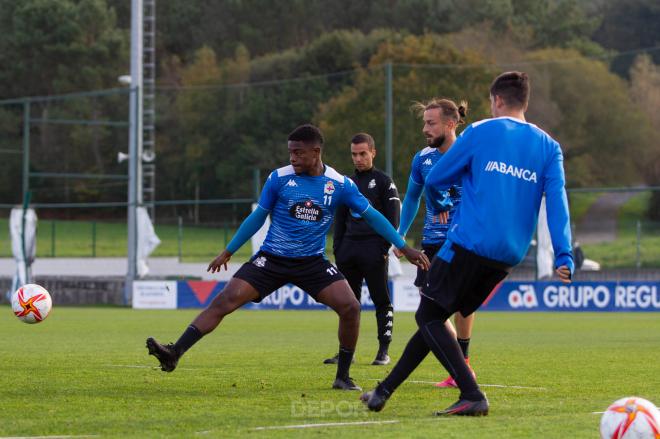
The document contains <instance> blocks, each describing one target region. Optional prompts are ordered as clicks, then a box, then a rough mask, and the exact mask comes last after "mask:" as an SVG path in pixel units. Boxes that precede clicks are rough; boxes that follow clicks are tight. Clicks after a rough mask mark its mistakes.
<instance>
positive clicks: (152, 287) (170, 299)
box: [133, 280, 177, 309]
mask: <svg viewBox="0 0 660 439" xmlns="http://www.w3.org/2000/svg"><path fill="white" fill-rule="evenodd" d="M176 307H177V282H174V281H171V282H170V281H143V280H140V281H135V282H133V308H135V309H176Z"/></svg>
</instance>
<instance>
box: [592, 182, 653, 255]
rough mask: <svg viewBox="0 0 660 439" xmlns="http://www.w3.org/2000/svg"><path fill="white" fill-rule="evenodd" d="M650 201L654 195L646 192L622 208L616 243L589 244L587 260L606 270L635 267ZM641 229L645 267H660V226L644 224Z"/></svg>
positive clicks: (640, 248) (650, 223)
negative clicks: (641, 219) (598, 263)
mask: <svg viewBox="0 0 660 439" xmlns="http://www.w3.org/2000/svg"><path fill="white" fill-rule="evenodd" d="M650 198H651V193H650V192H643V193H640V194H638V195H635V196H634V197H632V198H631V199H630V200H628V201H627V202H626V203H625V204H624V205H623V206H621V209H620V210H619V217H618V231H617V232H618V233H617V238H616V240H614V241H612V242H604V243H599V244H588V245H587V244H585V245H584V246H583V249H584V253H585V256H586V257H587V258H589V259H593V260H595V261H598V262H600V264H601V266H602V267H604V268H626V267H634V266H635V261H636V259H637V239H638V236H637V233H638V230H637V227H638V224H637V223H638V221H639V220H640V218H643V217H644V213H645V212H646V209H647V206H648V203H649V200H650ZM639 227H640V229H639V233H640V239H639V251H640V262H641V267H660V224H658V223H652V222H650V221H640V224H639Z"/></svg>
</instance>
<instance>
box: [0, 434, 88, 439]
mask: <svg viewBox="0 0 660 439" xmlns="http://www.w3.org/2000/svg"><path fill="white" fill-rule="evenodd" d="M74 437H76V438H79V437H99V435H98V434H82V435H77V436H67V435H64V436H1V437H0V439H68V438H74Z"/></svg>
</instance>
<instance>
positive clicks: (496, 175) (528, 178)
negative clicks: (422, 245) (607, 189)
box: [361, 72, 574, 416]
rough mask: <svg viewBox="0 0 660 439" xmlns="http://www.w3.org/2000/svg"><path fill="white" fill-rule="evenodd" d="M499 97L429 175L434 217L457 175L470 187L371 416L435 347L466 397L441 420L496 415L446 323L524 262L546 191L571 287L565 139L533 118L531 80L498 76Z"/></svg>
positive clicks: (371, 400)
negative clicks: (529, 111) (409, 334)
mask: <svg viewBox="0 0 660 439" xmlns="http://www.w3.org/2000/svg"><path fill="white" fill-rule="evenodd" d="M490 100H491V112H492V114H493V118H492V119H486V120H482V121H479V122H476V123H473V124H472V125H470V126H468V127H467V128H466V129H465V130H464V131H463V132H462V133H461V135H460V136H459V137H458V139H456V142H455V143H454V145H453V146H452V148H451V149H450V150H449V151H447V152H446V153H445V154H444V155H443V156H442V158H441V159H440V160H439V161H438V162H437V163H436V164H435V165H434V166H433V169H431V172H430V173H429V175H428V176H427V177H426V182H425V184H424V187H425V190H426V192H427V200H429V202H430V203H431V205H432V208H433V210H434V212H439V211H440V210H442V208H443V207H442V206H441V203H439V202H438V201H439V200H442V198H443V197H442V191H445V190H447V188H448V187H449V186H450V185H451V184H452V183H453V182H454V181H456V179H461V182H462V186H463V193H462V198H461V204H460V206H459V208H458V211H457V213H456V216H455V217H454V220H453V222H452V225H451V228H450V230H449V234H448V236H447V240H446V242H445V244H444V245H443V246H442V248H441V249H440V251H439V252H438V254H437V256H436V257H435V258H434V259H433V263H432V265H431V269H430V270H429V274H428V281H427V284H426V285H425V286H424V287H423V289H422V300H421V302H420V305H419V308H418V309H417V312H416V314H415V319H416V321H417V325H418V327H419V330H418V331H417V332H416V333H415V334H414V335H413V336H412V338H411V339H410V341H409V342H408V345H407V346H406V348H405V350H404V352H403V355H402V356H401V359H400V360H399V362H398V363H397V364H396V366H395V367H394V368H393V369H392V372H391V373H390V374H389V375H388V376H387V377H386V378H385V380H383V382H382V383H380V384H379V385H378V386H377V387H376V388H375V389H374V390H373V391H371V392H367V393H365V394H363V395H362V396H361V399H362V401H364V402H365V403H366V404H367V406H368V407H369V409H370V410H374V411H380V410H382V409H383V407H384V406H385V403H386V401H387V400H388V398H389V397H390V396H391V394H392V392H394V390H395V389H396V388H397V387H398V386H399V385H400V384H401V383H402V382H403V381H405V379H406V378H407V377H408V376H409V375H410V373H412V371H413V370H415V369H416V368H417V366H418V365H419V364H420V363H421V362H422V360H424V358H425V357H426V356H427V355H428V353H429V352H430V351H431V352H433V354H434V355H435V357H436V358H437V359H438V360H439V361H440V362H441V363H442V365H443V366H444V367H445V369H447V371H448V372H449V373H450V374H451V376H452V377H453V378H454V380H455V381H456V383H457V384H458V387H459V389H460V391H461V394H460V396H459V400H458V401H457V402H456V403H455V404H453V405H452V406H450V407H449V408H447V409H445V410H442V411H439V412H436V414H437V415H469V416H482V415H487V414H488V409H489V405H488V400H487V399H486V396H485V395H484V394H483V392H482V391H481V389H479V386H478V385H477V382H476V380H475V379H474V377H473V376H472V373H470V369H469V368H468V365H467V363H466V362H465V359H464V358H463V355H462V354H461V349H460V347H459V345H458V343H457V342H456V338H455V337H454V336H453V335H452V334H451V333H450V332H449V331H448V329H447V327H446V326H445V322H446V320H447V319H448V318H449V317H450V316H451V315H452V314H454V313H455V312H460V313H461V314H462V315H464V316H467V315H470V314H472V313H473V312H474V311H475V310H476V309H477V308H479V306H481V304H482V303H483V302H484V300H485V299H486V298H487V297H488V295H489V293H490V291H491V290H492V289H493V287H494V286H495V285H497V284H498V283H499V282H501V281H502V280H503V279H504V278H505V277H506V276H507V274H508V273H509V271H510V270H511V268H512V267H513V266H515V265H516V264H518V263H519V262H520V261H521V260H522V258H523V257H524V256H525V253H526V252H527V249H528V248H529V243H530V241H531V239H532V234H533V233H534V230H535V228H536V222H537V219H538V212H539V207H540V205H541V197H542V196H543V194H544V193H545V196H546V211H547V216H548V226H549V228H550V236H551V239H552V245H553V249H554V253H555V268H556V273H557V275H558V277H559V279H560V280H561V281H562V282H565V283H570V282H571V276H572V273H573V270H574V264H573V255H572V250H571V231H570V230H571V229H570V220H569V213H568V203H567V199H566V190H565V188H564V169H563V166H562V165H563V156H562V152H561V148H560V146H559V143H557V142H556V141H555V140H554V139H553V138H552V137H550V136H549V135H548V134H547V133H545V132H544V131H543V130H541V129H540V128H538V127H537V126H536V125H533V124H530V123H527V122H526V121H525V111H526V110H527V104H528V101H529V79H528V77H527V74H525V73H522V72H506V73H503V74H501V75H500V76H498V77H497V78H495V80H494V81H493V83H492V85H491V87H490Z"/></svg>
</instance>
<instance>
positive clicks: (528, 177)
mask: <svg viewBox="0 0 660 439" xmlns="http://www.w3.org/2000/svg"><path fill="white" fill-rule="evenodd" d="M484 171H486V172H499V173H500V174H504V175H510V176H512V177H515V178H518V179H521V180H525V181H529V182H534V183H536V172H534V171H530V170H529V169H525V168H519V167H517V166H512V165H507V164H506V163H504V162H496V161H493V160H491V161H489V162H488V164H486V167H485V168H484Z"/></svg>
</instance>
